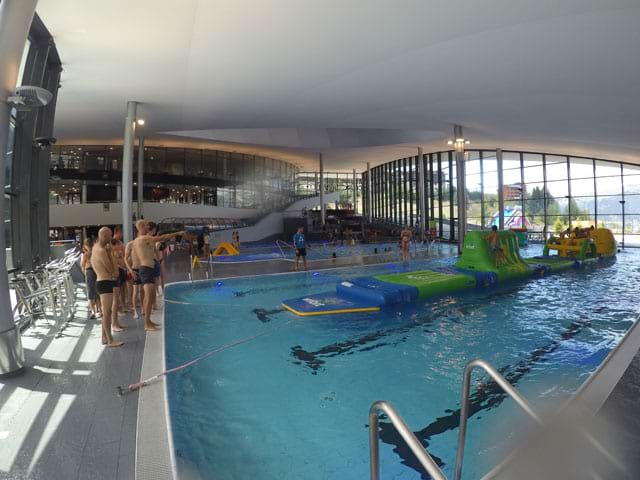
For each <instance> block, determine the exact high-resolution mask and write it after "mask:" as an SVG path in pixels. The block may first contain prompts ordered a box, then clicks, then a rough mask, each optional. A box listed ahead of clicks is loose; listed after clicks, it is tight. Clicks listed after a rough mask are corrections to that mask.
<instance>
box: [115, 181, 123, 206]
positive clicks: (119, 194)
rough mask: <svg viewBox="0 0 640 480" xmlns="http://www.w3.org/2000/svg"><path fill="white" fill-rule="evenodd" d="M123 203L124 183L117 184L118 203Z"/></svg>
mask: <svg viewBox="0 0 640 480" xmlns="http://www.w3.org/2000/svg"><path fill="white" fill-rule="evenodd" d="M121 201H122V182H116V202H121Z"/></svg>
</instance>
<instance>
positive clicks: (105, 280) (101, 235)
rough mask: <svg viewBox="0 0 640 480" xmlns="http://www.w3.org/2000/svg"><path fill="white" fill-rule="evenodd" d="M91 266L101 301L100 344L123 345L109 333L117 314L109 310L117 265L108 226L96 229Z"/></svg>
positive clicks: (116, 274) (109, 345) (111, 303)
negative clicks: (96, 234) (96, 236)
mask: <svg viewBox="0 0 640 480" xmlns="http://www.w3.org/2000/svg"><path fill="white" fill-rule="evenodd" d="M91 266H92V267H93V269H94V270H95V271H96V275H97V277H98V281H97V282H96V290H98V294H99V295H100V300H101V303H102V344H103V345H107V346H108V347H119V346H121V345H124V342H119V341H117V340H114V339H113V336H112V335H111V322H112V321H113V320H112V316H113V315H115V316H116V323H117V315H118V312H117V311H114V312H112V311H111V306H112V305H113V286H114V283H115V279H116V277H117V276H118V266H117V263H116V261H115V260H114V259H113V257H112V256H111V229H110V228H109V227H102V228H101V229H100V230H99V231H98V243H96V245H95V246H94V247H93V252H92V255H91Z"/></svg>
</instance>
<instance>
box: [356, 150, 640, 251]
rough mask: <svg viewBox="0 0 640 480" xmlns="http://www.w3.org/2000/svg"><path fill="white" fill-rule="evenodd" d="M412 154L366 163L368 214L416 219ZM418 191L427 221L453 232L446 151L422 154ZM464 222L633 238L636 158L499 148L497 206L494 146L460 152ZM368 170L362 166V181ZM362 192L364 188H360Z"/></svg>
mask: <svg viewBox="0 0 640 480" xmlns="http://www.w3.org/2000/svg"><path fill="white" fill-rule="evenodd" d="M417 161H418V159H417V157H412V158H408V159H400V160H395V161H392V162H387V163H385V164H382V165H379V166H377V167H374V168H372V169H371V172H370V175H371V180H372V182H371V183H372V204H371V205H370V206H369V205H365V212H368V211H369V208H370V209H371V215H372V217H373V219H374V220H375V221H382V222H389V223H394V224H399V225H412V226H415V225H416V221H417V220H418V218H419V216H420V213H419V211H418V207H419V202H418V200H417V185H416V183H415V182H416V172H417V167H416V165H417V164H416V162H417ZM423 161H424V162H425V167H426V168H425V177H426V178H425V192H426V194H427V195H428V198H427V206H428V207H427V208H428V215H427V216H428V218H429V223H430V227H431V228H432V229H435V231H436V233H437V235H439V236H440V237H441V238H443V239H446V240H455V238H456V228H457V227H456V221H457V208H458V206H457V195H456V191H455V190H456V166H455V155H454V152H452V151H444V152H434V153H428V154H425V155H424V157H423ZM465 167H466V177H465V180H466V197H467V206H466V208H467V224H468V226H467V229H468V230H474V229H481V228H488V227H490V226H491V225H498V224H499V221H500V215H502V216H503V219H504V225H505V228H520V227H526V228H527V229H528V230H529V232H530V235H531V237H532V238H533V239H539V240H542V239H544V238H547V237H548V236H549V235H551V234H553V233H557V232H560V231H562V230H565V229H566V228H569V227H571V228H575V227H576V226H579V227H588V226H591V225H598V226H601V227H606V228H609V229H611V230H612V231H613V232H614V234H615V236H616V238H617V239H618V241H619V242H621V243H623V244H624V245H627V246H640V165H632V164H627V163H623V162H615V161H610V160H601V159H594V158H588V157H574V156H567V155H555V154H548V153H535V152H517V151H503V152H502V172H501V173H502V177H503V186H502V192H503V197H504V210H503V211H502V212H499V209H498V189H499V183H498V178H499V175H498V173H499V172H498V159H497V157H496V151H495V150H467V151H466V152H465ZM367 176H368V173H366V172H365V173H364V174H363V184H364V185H365V186H366V185H367ZM364 199H365V200H366V199H367V196H366V195H365V196H364Z"/></svg>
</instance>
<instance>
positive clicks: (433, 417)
mask: <svg viewBox="0 0 640 480" xmlns="http://www.w3.org/2000/svg"><path fill="white" fill-rule="evenodd" d="M539 251H540V248H536V247H530V248H529V249H525V250H523V254H524V255H526V256H532V255H534V254H537V253H539ZM452 262H453V259H451V258H450V259H442V260H435V261H434V260H422V261H415V262H411V263H408V264H382V265H375V266H367V267H350V268H348V269H333V270H325V271H321V272H315V273H314V272H306V273H295V274H285V275H271V276H262V277H250V278H238V279H231V280H223V281H221V282H219V283H218V284H216V283H215V282H203V283H197V284H195V285H191V284H181V285H173V286H169V287H168V288H167V291H166V300H167V302H166V304H165V309H166V310H165V312H166V327H165V338H166V361H167V367H169V368H170V367H174V366H176V365H179V364H182V363H184V362H186V361H188V360H190V359H192V358H194V357H196V356H198V355H201V354H203V353H205V352H207V351H209V350H212V349H214V348H218V347H222V346H224V345H228V344H231V343H233V342H237V341H238V340H246V339H252V340H248V341H246V343H242V344H239V345H236V346H234V347H230V348H228V349H227V350H224V351H222V352H221V353H218V354H216V355H214V356H212V357H210V358H208V359H206V360H204V361H202V362H201V363H199V364H197V365H196V366H194V367H191V368H189V369H187V370H185V371H183V372H180V373H177V374H174V375H171V376H169V377H168V392H169V403H170V412H171V419H172V428H173V436H174V445H175V449H176V456H177V460H178V466H179V473H180V475H181V478H183V479H185V478H186V479H191V478H216V479H220V480H226V479H302V478H304V479H345V480H350V479H363V478H368V476H369V450H368V429H367V421H368V419H367V414H368V409H369V407H370V405H371V404H372V403H373V402H374V401H376V400H379V399H384V400H388V401H389V402H391V403H392V404H393V405H394V406H395V407H396V408H397V409H398V411H399V412H400V414H401V415H402V416H403V418H404V419H405V421H406V422H407V424H408V425H409V426H410V428H411V429H412V430H413V431H414V432H415V433H416V435H417V436H418V438H419V439H420V440H421V441H422V443H423V445H425V446H426V447H427V448H428V450H429V452H430V453H431V454H432V455H434V456H435V457H436V458H437V461H438V462H439V463H440V464H441V465H442V468H443V470H444V472H445V473H446V474H447V475H448V476H449V477H450V478H451V476H452V469H453V464H454V462H455V443H456V436H457V433H458V432H457V425H458V421H459V415H458V408H459V397H460V389H461V378H462V371H463V368H464V365H465V363H466V362H467V361H469V360H471V359H474V358H482V359H485V360H487V361H489V362H490V363H491V364H493V365H494V366H495V367H496V368H498V369H499V370H500V371H501V373H502V374H503V375H505V376H506V378H507V379H508V380H509V381H510V382H511V383H512V384H513V385H515V386H516V388H518V390H519V391H521V392H522V393H523V394H524V395H525V396H526V397H527V398H529V399H530V400H531V401H532V402H533V404H534V405H536V406H537V407H538V408H541V406H542V405H544V404H547V403H549V404H555V403H556V402H558V401H559V400H560V399H562V398H565V397H566V396H568V395H569V394H571V393H572V392H574V391H575V390H576V389H577V388H578V386H579V385H580V384H581V383H582V382H583V381H584V380H585V379H586V378H587V377H588V375H589V374H590V373H592V372H593V371H594V370H595V369H596V367H597V366H598V365H599V363H600V362H601V361H602V360H603V358H604V357H605V356H606V355H607V353H608V352H609V351H610V350H611V349H612V348H613V347H614V346H615V345H616V344H617V342H619V340H620V339H621V338H622V336H623V335H624V333H625V331H626V330H627V329H628V328H629V327H630V326H631V324H632V322H633V321H634V319H635V316H636V314H637V313H638V310H639V307H638V303H637V284H638V278H639V277H640V273H639V272H640V251H633V250H627V251H626V252H623V253H622V254H620V255H618V258H617V261H609V262H605V263H603V264H601V265H599V266H597V267H590V268H585V269H583V270H580V271H570V272H567V273H565V274H558V275H553V276H550V277H547V278H544V279H541V280H537V281H531V282H527V283H520V284H516V285H512V286H510V287H508V288H500V289H497V290H493V291H484V292H475V293H470V294H465V295H460V296H456V297H444V298H440V299H438V300H436V301H433V302H416V303H414V304H410V305H409V304H408V305H402V306H398V307H397V308H394V309H392V310H387V311H382V312H380V313H374V314H351V315H335V316H322V317H308V318H300V317H295V316H293V315H292V314H290V313H288V312H286V311H283V309H282V308H281V306H280V301H281V300H283V299H284V298H291V297H295V296H299V295H305V294H310V293H317V292H322V291H327V290H331V289H333V288H334V287H335V284H336V282H337V281H339V280H341V279H345V278H352V277H356V276H361V275H371V274H379V273H385V272H393V271H401V270H409V269H411V270H415V269H419V268H425V267H428V266H434V265H442V264H450V263H452ZM178 302H179V303H178ZM478 378H480V377H478ZM478 385H480V386H481V384H477V383H475V382H474V388H473V389H472V398H471V402H472V411H474V412H475V413H474V415H473V416H472V417H471V419H470V420H469V435H468V440H467V449H466V452H467V454H466V455H465V469H464V475H463V476H464V478H468V479H471V478H479V477H480V476H481V475H482V474H483V473H484V472H486V471H487V470H488V469H489V468H490V467H491V466H493V465H494V464H495V463H496V462H497V461H499V460H500V459H501V458H503V456H504V454H505V453H506V451H508V447H509V444H510V442H512V440H513V432H512V430H513V429H516V428H517V425H527V420H526V419H525V418H524V417H523V414H522V413H521V412H520V411H519V410H517V407H516V406H515V405H514V404H513V402H512V401H511V400H510V399H507V398H505V397H504V396H503V395H502V394H500V393H499V392H497V391H495V390H494V389H492V388H475V387H478ZM380 455H381V478H402V479H419V478H424V477H421V474H420V473H419V470H418V466H417V463H416V461H415V459H414V458H413V456H412V455H411V453H410V452H408V450H407V449H406V448H405V447H404V445H403V444H402V443H401V441H400V440H399V437H398V436H397V435H396V434H395V433H394V430H393V429H392V428H391V427H390V426H389V425H388V424H387V423H385V422H381V446H380Z"/></svg>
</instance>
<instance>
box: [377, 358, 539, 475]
mask: <svg viewBox="0 0 640 480" xmlns="http://www.w3.org/2000/svg"><path fill="white" fill-rule="evenodd" d="M476 368H481V369H482V370H484V371H485V372H486V373H487V374H488V375H489V376H490V377H491V379H492V380H493V381H494V382H496V383H497V384H498V386H499V387H500V388H501V389H502V390H504V392H505V393H506V394H507V395H509V396H510V397H511V398H512V399H513V400H515V402H516V403H517V404H518V406H520V408H522V409H523V410H524V411H525V412H526V413H527V414H528V415H529V416H530V417H531V418H532V419H533V420H534V421H535V422H536V423H537V424H538V425H540V426H542V425H543V423H542V420H541V419H540V417H539V416H538V414H536V413H535V411H534V410H533V408H531V405H530V404H529V402H527V400H525V398H524V397H523V396H522V395H520V394H519V393H518V392H517V391H516V390H515V389H514V388H513V387H512V386H511V384H510V383H509V382H508V381H507V380H506V379H505V378H504V377H503V376H502V375H500V373H498V371H497V370H496V369H495V368H493V367H492V366H491V365H490V364H489V363H487V362H485V361H484V360H480V359H476V360H471V361H470V362H469V363H467V365H466V366H465V368H464V374H463V383H462V401H461V408H460V426H459V430H458V453H457V456H456V465H455V471H454V472H455V473H454V480H460V477H461V475H462V460H463V458H464V444H465V439H466V436H467V422H468V418H467V417H468V416H469V394H470V390H471V373H472V372H473V370H475V369H476ZM379 412H384V413H385V414H386V415H387V417H388V418H389V420H390V421H391V424H392V425H393V427H394V428H395V429H396V431H397V432H398V433H399V434H400V436H401V437H402V439H403V440H404V442H405V443H406V444H407V446H408V447H409V449H410V450H411V451H412V452H413V454H414V455H415V456H416V458H417V459H418V461H419V462H420V464H421V465H422V467H423V468H424V469H425V471H426V472H427V473H428V474H429V475H431V478H433V479H434V480H447V477H446V476H445V475H444V473H443V472H442V470H440V467H438V465H437V464H436V462H435V461H434V460H433V458H432V457H431V455H429V452H427V450H426V449H425V448H424V447H423V446H422V444H421V443H420V441H419V440H418V439H417V438H416V436H415V435H414V434H413V432H412V431H411V430H410V429H409V427H408V426H407V424H406V423H405V422H404V420H403V419H402V417H401V416H400V415H399V414H398V412H397V411H396V410H395V409H394V408H393V407H392V406H391V404H389V403H388V402H386V401H384V400H378V401H377V402H375V403H374V404H373V405H371V408H370V409H369V454H370V462H371V480H380V452H379V443H380V438H379V435H380V434H379V429H378V413H379Z"/></svg>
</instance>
